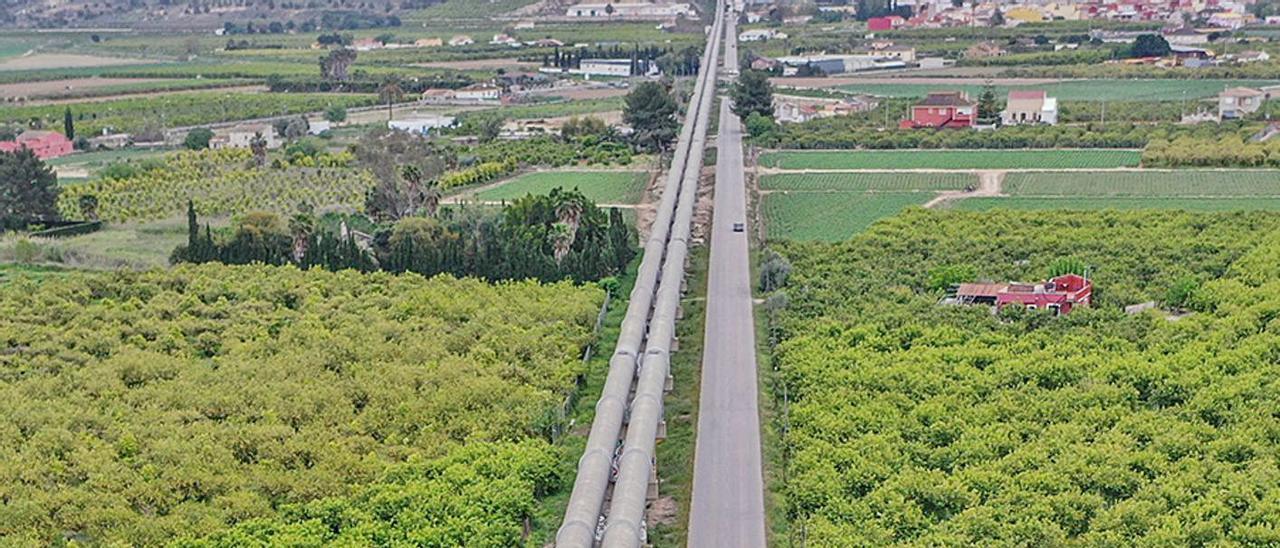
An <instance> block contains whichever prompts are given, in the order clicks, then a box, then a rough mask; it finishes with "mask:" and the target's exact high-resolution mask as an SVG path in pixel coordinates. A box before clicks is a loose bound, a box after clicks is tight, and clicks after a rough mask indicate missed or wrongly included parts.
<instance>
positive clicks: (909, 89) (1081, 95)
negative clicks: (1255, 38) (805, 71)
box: [837, 79, 1280, 101]
mask: <svg viewBox="0 0 1280 548" xmlns="http://www.w3.org/2000/svg"><path fill="white" fill-rule="evenodd" d="M1276 84H1280V81H1275V80H1208V79H1205V80H1174V79H1168V80H1064V81H1060V82H1054V83H1037V84H1027V85H1016V86H1011V85H999V84H997V85H995V86H994V87H995V91H996V94H997V95H998V96H999V97H1001V98H1003V97H1004V96H1005V95H1006V94H1007V93H1008V92H1009V90H1010V89H1016V90H1023V89H1036V90H1041V89H1042V90H1045V91H1046V92H1048V93H1049V95H1050V96H1052V97H1057V98H1058V100H1059V101H1179V100H1182V99H1200V98H1203V97H1211V96H1216V95H1217V94H1218V92H1220V91H1222V90H1223V88H1226V87H1232V86H1248V87H1262V86H1273V85H1276ZM837 89H840V90H843V91H847V92H851V93H869V94H872V95H878V96H882V97H923V96H924V95H925V94H927V93H928V92H930V91H938V90H939V89H946V90H962V91H965V92H968V93H969V96H970V97H974V98H976V97H977V96H978V94H980V93H982V89H983V85H982V84H981V83H976V82H974V83H968V84H953V85H942V84H935V83H894V82H877V83H867V84H863V83H859V84H846V85H841V86H839V87H838V88H837Z"/></svg>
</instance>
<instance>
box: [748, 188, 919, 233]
mask: <svg viewBox="0 0 1280 548" xmlns="http://www.w3.org/2000/svg"><path fill="white" fill-rule="evenodd" d="M933 197H934V194H933V193H932V192H791V193H780V192H775V193H771V194H768V195H766V196H765V198H764V207H763V210H764V218H765V224H766V226H767V227H768V237H769V240H778V239H793V240H818V241H827V242H834V241H840V240H845V239H848V238H849V237H850V236H852V235H854V234H857V233H858V232H861V231H862V230H864V229H866V228H867V227H868V226H870V225H871V224H872V223H874V222H876V221H877V220H879V219H881V218H883V217H889V216H892V215H896V214H898V213H899V212H900V211H902V210H903V209H905V208H907V207H910V206H913V205H922V204H924V203H925V202H927V201H929V200H930V199H931V198H933Z"/></svg>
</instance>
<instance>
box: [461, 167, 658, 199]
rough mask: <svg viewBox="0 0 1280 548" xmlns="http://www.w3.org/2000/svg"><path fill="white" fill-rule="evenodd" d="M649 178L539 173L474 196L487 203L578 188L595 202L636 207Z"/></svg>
mask: <svg viewBox="0 0 1280 548" xmlns="http://www.w3.org/2000/svg"><path fill="white" fill-rule="evenodd" d="M648 177H649V175H648V174H647V173H645V172H643V171H539V172H534V173H527V174H524V175H521V176H519V177H516V178H514V179H512V180H510V181H508V182H506V183H502V184H500V185H498V186H495V187H493V188H489V189H486V190H483V191H480V192H477V193H476V195H475V197H476V199H478V200H481V201H485V202H498V201H504V200H505V201H511V200H515V199H516V198H520V197H522V196H525V195H528V194H546V193H548V192H551V190H552V189H554V188H563V189H565V190H572V189H575V188H576V189H578V190H580V191H582V194H583V195H585V196H586V197H587V199H588V200H591V201H593V202H596V203H601V204H634V203H637V202H639V201H640V198H641V195H642V193H643V192H644V185H645V182H646V181H647V180H648Z"/></svg>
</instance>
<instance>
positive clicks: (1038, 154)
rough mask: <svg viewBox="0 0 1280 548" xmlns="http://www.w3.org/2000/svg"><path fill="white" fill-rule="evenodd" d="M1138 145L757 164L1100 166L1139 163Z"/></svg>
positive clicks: (893, 153) (897, 153) (835, 154)
mask: <svg viewBox="0 0 1280 548" xmlns="http://www.w3.org/2000/svg"><path fill="white" fill-rule="evenodd" d="M1141 160H1142V153H1141V152H1139V151H1136V150H1110V149H1108V150H1101V149H1094V150H1083V149H1079V150H1077V149H1073V150H855V151H849V150H817V151H775V152H768V153H765V154H763V155H761V156H760V164H761V165H763V166H766V167H773V168H779V169H1099V168H1117V167H1137V165H1138V163H1139V162H1140V161H1141Z"/></svg>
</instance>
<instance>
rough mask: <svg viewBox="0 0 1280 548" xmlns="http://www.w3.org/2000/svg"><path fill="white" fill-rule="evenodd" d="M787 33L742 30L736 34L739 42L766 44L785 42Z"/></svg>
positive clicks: (766, 30)
mask: <svg viewBox="0 0 1280 548" xmlns="http://www.w3.org/2000/svg"><path fill="white" fill-rule="evenodd" d="M786 39H787V33H785V32H778V31H776V30H773V29H752V30H744V31H742V33H741V34H738V41H739V42H768V41H769V40H786Z"/></svg>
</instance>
